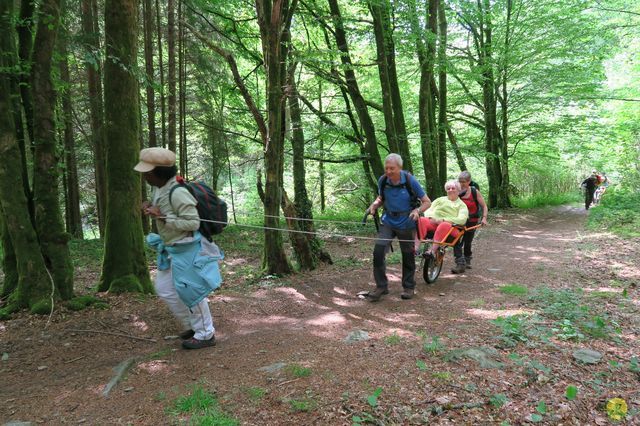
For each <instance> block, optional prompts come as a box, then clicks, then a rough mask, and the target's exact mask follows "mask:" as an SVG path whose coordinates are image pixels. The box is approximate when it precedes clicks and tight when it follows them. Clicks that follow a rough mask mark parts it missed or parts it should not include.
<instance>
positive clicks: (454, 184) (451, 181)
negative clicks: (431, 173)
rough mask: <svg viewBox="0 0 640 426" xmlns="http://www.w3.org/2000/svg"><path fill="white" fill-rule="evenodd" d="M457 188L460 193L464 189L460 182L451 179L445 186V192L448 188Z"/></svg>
mask: <svg viewBox="0 0 640 426" xmlns="http://www.w3.org/2000/svg"><path fill="white" fill-rule="evenodd" d="M452 185H453V186H455V187H456V188H457V189H458V191H460V190H461V189H462V187H461V186H460V182H458V181H457V180H456V179H451V180H448V181H447V183H445V184H444V190H445V191H446V190H447V186H452Z"/></svg>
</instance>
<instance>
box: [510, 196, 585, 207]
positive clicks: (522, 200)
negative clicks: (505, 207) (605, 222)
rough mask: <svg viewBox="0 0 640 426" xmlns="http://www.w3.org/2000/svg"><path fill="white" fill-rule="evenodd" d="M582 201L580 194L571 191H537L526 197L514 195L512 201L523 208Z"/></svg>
mask: <svg viewBox="0 0 640 426" xmlns="http://www.w3.org/2000/svg"><path fill="white" fill-rule="evenodd" d="M577 201H580V194H579V193H577V192H569V193H565V194H540V193H535V194H532V195H528V196H524V197H514V198H513V200H512V202H513V205H514V206H515V207H518V208H521V209H532V208H535V207H543V206H559V205H562V204H568V203H575V202H577Z"/></svg>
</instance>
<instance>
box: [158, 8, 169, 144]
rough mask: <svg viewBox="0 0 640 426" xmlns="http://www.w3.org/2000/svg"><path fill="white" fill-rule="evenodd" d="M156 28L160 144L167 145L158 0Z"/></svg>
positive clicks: (165, 101) (165, 102)
mask: <svg viewBox="0 0 640 426" xmlns="http://www.w3.org/2000/svg"><path fill="white" fill-rule="evenodd" d="M156 30H157V35H158V68H159V69H160V121H161V128H162V146H163V147H166V146H167V118H166V104H167V100H166V97H165V90H164V59H163V57H162V22H161V20H160V0H156Z"/></svg>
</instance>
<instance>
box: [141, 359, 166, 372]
mask: <svg viewBox="0 0 640 426" xmlns="http://www.w3.org/2000/svg"><path fill="white" fill-rule="evenodd" d="M138 368H139V369H140V370H143V371H146V372H147V373H149V374H155V373H165V372H169V371H170V370H171V367H169V365H168V364H167V361H165V360H162V359H156V360H153V361H147V362H143V363H142V364H138Z"/></svg>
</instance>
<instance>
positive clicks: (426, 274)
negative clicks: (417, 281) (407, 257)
mask: <svg viewBox="0 0 640 426" xmlns="http://www.w3.org/2000/svg"><path fill="white" fill-rule="evenodd" d="M443 258H444V257H443V256H442V254H441V253H440V252H438V254H437V255H436V257H433V256H432V255H426V256H424V265H423V268H422V277H423V278H424V281H425V282H426V283H427V284H431V283H433V282H434V281H435V280H437V279H438V276H440V271H442V261H443Z"/></svg>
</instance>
